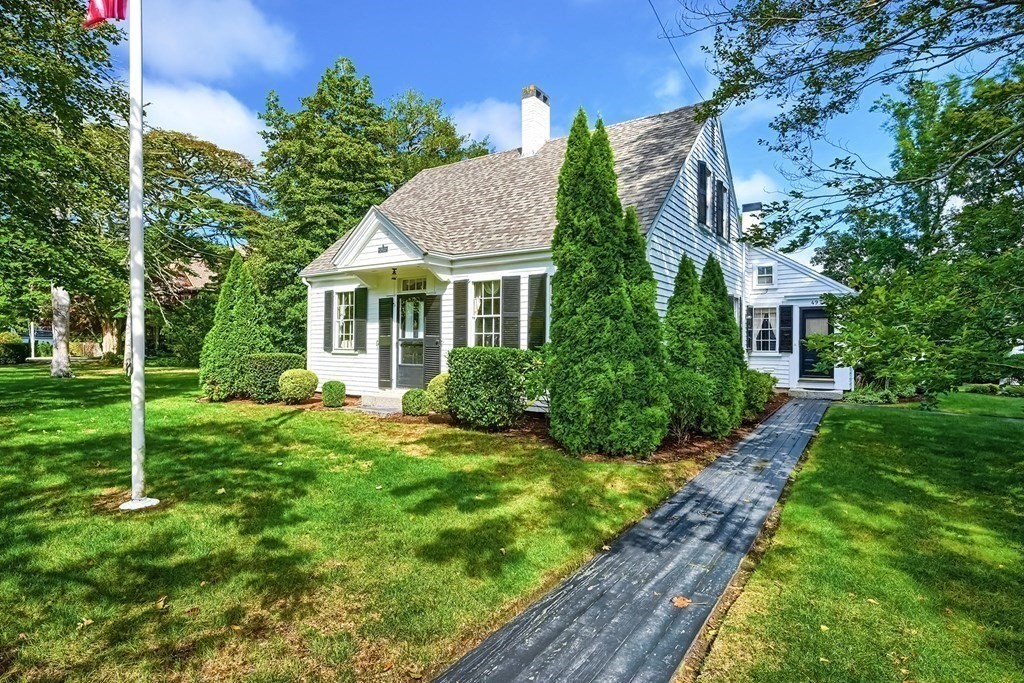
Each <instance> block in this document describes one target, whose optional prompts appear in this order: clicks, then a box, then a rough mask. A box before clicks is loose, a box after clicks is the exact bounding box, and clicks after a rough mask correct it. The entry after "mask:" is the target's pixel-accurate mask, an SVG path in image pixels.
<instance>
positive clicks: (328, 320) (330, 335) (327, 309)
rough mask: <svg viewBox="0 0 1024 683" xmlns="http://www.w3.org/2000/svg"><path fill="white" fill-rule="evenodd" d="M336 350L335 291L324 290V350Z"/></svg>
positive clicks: (328, 351)
mask: <svg viewBox="0 0 1024 683" xmlns="http://www.w3.org/2000/svg"><path fill="white" fill-rule="evenodd" d="M333 350H334V292H333V291H331V290H327V291H326V292H324V351H326V352H327V353H330V352H331V351H333Z"/></svg>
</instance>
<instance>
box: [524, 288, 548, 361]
mask: <svg viewBox="0 0 1024 683" xmlns="http://www.w3.org/2000/svg"><path fill="white" fill-rule="evenodd" d="M526 315H527V319H526V348H528V349H530V350H536V349H539V348H540V347H542V346H544V342H545V341H547V322H548V274H547V273H540V274H539V275H531V276H530V279H529V281H528V283H527V287H526Z"/></svg>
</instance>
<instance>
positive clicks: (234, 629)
mask: <svg viewBox="0 0 1024 683" xmlns="http://www.w3.org/2000/svg"><path fill="white" fill-rule="evenodd" d="M231 630H232V631H241V630H242V627H241V626H239V625H238V624H231Z"/></svg>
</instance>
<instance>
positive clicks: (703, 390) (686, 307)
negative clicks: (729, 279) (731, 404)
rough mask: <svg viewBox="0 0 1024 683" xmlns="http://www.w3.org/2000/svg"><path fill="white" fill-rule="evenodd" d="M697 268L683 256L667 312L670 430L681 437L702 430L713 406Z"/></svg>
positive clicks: (701, 295) (704, 307)
mask: <svg viewBox="0 0 1024 683" xmlns="http://www.w3.org/2000/svg"><path fill="white" fill-rule="evenodd" d="M707 309H708V307H707V304H706V302H705V297H704V293H703V292H701V288H700V277H699V276H698V275H697V268H696V266H694V265H693V261H691V260H690V257H689V256H686V255H685V254H684V255H683V257H682V259H680V261H679V269H678V270H677V271H676V280H675V287H674V289H673V291H672V296H671V297H669V300H668V309H667V310H666V312H665V324H664V333H665V354H666V366H665V375H666V378H667V379H668V386H669V398H670V400H671V403H672V416H671V421H670V429H671V431H672V433H673V434H675V435H676V437H677V438H682V437H684V436H688V435H690V434H692V433H693V432H694V431H696V430H698V429H699V428H700V425H701V423H702V422H703V418H704V416H705V415H706V414H707V412H708V410H709V409H710V407H711V405H712V403H713V399H714V396H713V383H712V382H711V381H710V379H709V377H708V376H707V375H706V374H704V372H703V370H704V364H705V359H706V355H707V354H706V340H705V339H704V331H705V327H706V326H705V324H704V316H705V314H706V313H707Z"/></svg>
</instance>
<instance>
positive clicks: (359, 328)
mask: <svg viewBox="0 0 1024 683" xmlns="http://www.w3.org/2000/svg"><path fill="white" fill-rule="evenodd" d="M369 291H370V290H368V289H367V288H366V287H356V340H355V341H356V345H355V349H356V353H366V308H367V302H368V300H369Z"/></svg>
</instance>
